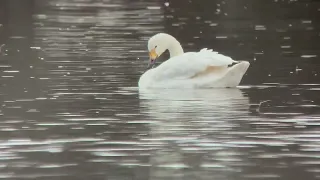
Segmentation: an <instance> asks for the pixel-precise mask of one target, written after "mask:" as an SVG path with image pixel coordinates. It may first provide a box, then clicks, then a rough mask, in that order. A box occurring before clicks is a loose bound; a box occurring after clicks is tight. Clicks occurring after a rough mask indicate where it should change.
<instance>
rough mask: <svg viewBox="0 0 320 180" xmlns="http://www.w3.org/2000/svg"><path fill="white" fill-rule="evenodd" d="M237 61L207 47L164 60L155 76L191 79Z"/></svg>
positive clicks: (224, 67) (217, 70)
mask: <svg viewBox="0 0 320 180" xmlns="http://www.w3.org/2000/svg"><path fill="white" fill-rule="evenodd" d="M236 62H237V61H234V60H233V59H232V58H230V57H228V56H225V55H222V54H219V53H218V52H215V51H212V50H209V49H206V48H205V49H202V50H200V51H199V52H188V53H184V54H182V55H180V56H175V57H172V58H170V59H169V60H167V61H165V62H163V63H162V64H161V65H160V66H158V67H157V68H156V69H155V71H156V72H155V74H154V75H155V77H154V78H156V79H158V80H166V79H168V80H169V79H190V78H194V77H196V76H199V75H202V74H206V73H214V72H219V71H221V70H223V69H226V68H227V67H228V65H230V64H232V63H236Z"/></svg>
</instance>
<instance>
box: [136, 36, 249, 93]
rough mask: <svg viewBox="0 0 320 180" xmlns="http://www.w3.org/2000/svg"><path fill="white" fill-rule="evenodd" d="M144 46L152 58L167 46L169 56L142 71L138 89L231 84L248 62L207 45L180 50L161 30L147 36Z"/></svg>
mask: <svg viewBox="0 0 320 180" xmlns="http://www.w3.org/2000/svg"><path fill="white" fill-rule="evenodd" d="M148 48H149V51H154V52H155V53H156V55H157V56H156V57H158V56H160V55H161V54H162V53H163V52H164V51H165V50H166V49H168V50H169V52H170V59H168V60H167V61H165V62H163V63H162V64H161V65H159V66H158V67H156V68H152V69H149V70H148V71H146V72H145V73H144V74H143V75H142V76H141V77H140V80H139V88H214V87H220V88H225V87H235V86H237V85H239V83H240V81H241V79H242V77H243V75H244V74H245V72H246V71H247V69H248V67H249V65H250V63H249V62H246V61H242V62H238V61H235V60H233V59H232V58H230V57H228V56H225V55H222V54H219V53H218V52H214V51H212V50H210V49H207V48H205V49H202V50H200V51H199V52H187V53H183V50H182V47H181V45H180V43H179V42H178V41H177V40H176V39H175V38H174V37H172V36H171V35H168V34H164V33H159V34H157V35H155V36H153V37H152V38H150V40H149V42H148ZM234 63H236V64H235V65H233V66H232V67H228V65H232V64H234Z"/></svg>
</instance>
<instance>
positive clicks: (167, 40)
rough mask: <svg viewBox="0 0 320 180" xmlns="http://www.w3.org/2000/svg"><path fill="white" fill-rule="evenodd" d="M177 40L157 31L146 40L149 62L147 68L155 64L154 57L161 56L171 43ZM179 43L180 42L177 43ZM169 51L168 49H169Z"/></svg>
mask: <svg viewBox="0 0 320 180" xmlns="http://www.w3.org/2000/svg"><path fill="white" fill-rule="evenodd" d="M175 42H178V41H177V40H176V39H175V38H174V37H173V36H171V35H169V34H166V33H158V34H156V35H154V36H152V37H151V38H150V39H149V41H148V50H149V57H150V62H149V65H148V68H150V67H153V66H154V65H155V62H156V59H157V58H158V57H159V56H161V54H163V53H164V52H165V51H166V50H167V49H169V48H170V47H171V45H172V44H173V43H175ZM179 45H180V44H179ZM169 51H170V49H169Z"/></svg>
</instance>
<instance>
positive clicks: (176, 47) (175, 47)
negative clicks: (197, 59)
mask: <svg viewBox="0 0 320 180" xmlns="http://www.w3.org/2000/svg"><path fill="white" fill-rule="evenodd" d="M169 44H170V46H169V48H168V50H169V53H170V57H174V56H178V55H181V54H183V49H182V46H181V44H180V43H179V41H177V40H176V39H172V40H171V42H170V43H169Z"/></svg>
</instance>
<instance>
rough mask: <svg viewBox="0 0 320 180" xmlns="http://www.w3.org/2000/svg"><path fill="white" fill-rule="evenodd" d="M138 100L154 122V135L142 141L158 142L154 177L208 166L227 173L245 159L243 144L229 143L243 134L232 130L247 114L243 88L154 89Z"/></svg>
mask: <svg viewBox="0 0 320 180" xmlns="http://www.w3.org/2000/svg"><path fill="white" fill-rule="evenodd" d="M139 98H140V109H141V113H143V114H146V115H148V116H149V117H150V118H151V122H153V123H150V124H149V129H150V133H149V134H150V136H149V137H146V138H145V139H142V141H149V142H152V144H154V145H155V150H154V152H153V154H151V158H150V165H151V167H152V169H151V174H150V176H151V177H153V178H159V177H161V178H164V177H173V176H185V175H187V174H188V175H191V174H192V175H194V174H193V173H192V169H197V170H199V169H200V170H202V169H207V168H210V169H211V170H213V171H210V173H211V172H212V173H214V172H216V170H217V171H219V172H220V174H219V176H220V175H223V176H224V175H227V174H228V173H230V171H232V172H234V171H236V170H237V169H236V167H234V165H235V164H237V163H235V162H241V163H244V162H243V161H242V160H241V157H240V154H239V152H237V149H238V148H237V147H236V146H233V145H230V144H228V143H227V142H228V141H234V140H235V139H238V138H241V135H237V133H231V132H232V131H236V130H235V128H238V127H239V126H240V125H239V124H240V123H239V122H240V121H239V120H240V119H242V120H243V119H246V118H245V117H247V114H248V107H249V100H248V98H247V97H246V96H244V95H243V93H242V92H241V91H240V90H239V89H197V90H195V89H193V90H191V89H190V90H185V89H183V90H177V89H166V90H158V89H152V90H144V91H140V92H139ZM185 168H188V171H187V172H183V173H182V170H183V169H185ZM220 168H222V169H224V170H225V171H226V172H228V173H226V174H224V173H223V174H221V169H220ZM195 172H196V171H195ZM223 172H224V171H223ZM190 173H191V174H190ZM208 175H209V174H208ZM212 175H213V174H210V175H209V176H208V178H209V179H212ZM201 176H202V175H201ZM215 177H217V174H216V175H215Z"/></svg>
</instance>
